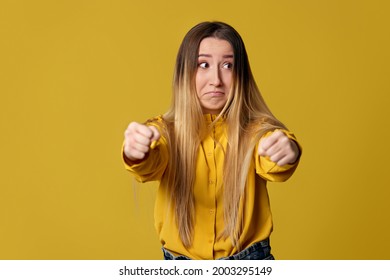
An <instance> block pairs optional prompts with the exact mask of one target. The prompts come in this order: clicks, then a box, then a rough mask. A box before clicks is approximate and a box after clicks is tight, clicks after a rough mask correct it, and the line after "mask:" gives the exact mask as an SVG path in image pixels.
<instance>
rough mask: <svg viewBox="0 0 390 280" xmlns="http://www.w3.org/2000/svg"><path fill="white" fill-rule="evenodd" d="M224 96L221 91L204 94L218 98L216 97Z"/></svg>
mask: <svg viewBox="0 0 390 280" xmlns="http://www.w3.org/2000/svg"><path fill="white" fill-rule="evenodd" d="M224 94H225V93H224V92H223V91H218V90H212V91H208V92H206V93H205V94H204V95H211V96H215V97H218V96H222V95H224Z"/></svg>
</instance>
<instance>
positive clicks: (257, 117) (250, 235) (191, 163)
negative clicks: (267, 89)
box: [123, 22, 300, 259]
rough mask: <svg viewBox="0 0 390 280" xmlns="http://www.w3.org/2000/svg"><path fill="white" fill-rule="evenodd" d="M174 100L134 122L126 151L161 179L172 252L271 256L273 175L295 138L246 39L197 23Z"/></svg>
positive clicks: (142, 177)
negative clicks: (275, 109) (255, 70)
mask: <svg viewBox="0 0 390 280" xmlns="http://www.w3.org/2000/svg"><path fill="white" fill-rule="evenodd" d="M173 85H174V88H173V100H172V105H171V108H170V109H169V111H168V112H167V113H165V114H164V115H162V116H158V117H155V118H153V119H150V120H148V121H147V122H146V123H145V124H140V123H136V122H132V123H130V125H129V126H128V128H127V129H126V131H125V141H124V145H123V159H124V162H125V166H126V168H127V169H128V170H129V171H130V172H131V173H133V174H134V175H135V177H136V179H137V180H139V181H140V182H145V181H151V180H158V181H159V182H160V186H159V188H158V192H157V198H156V204H155V227H156V230H157V233H158V235H159V238H160V241H161V243H162V246H163V252H164V258H165V259H273V256H272V254H271V252H270V249H271V247H270V244H269V237H270V234H271V232H272V217H271V211H270V204H269V199H268V193H267V189H266V182H267V181H285V180H287V179H288V178H289V177H290V176H291V175H292V174H293V172H294V170H295V169H296V167H297V165H298V161H299V157H300V147H299V145H298V144H297V142H296V139H295V137H294V136H293V134H292V133H290V132H289V131H288V130H287V129H286V127H285V126H284V125H283V124H282V123H281V122H280V121H278V120H277V119H276V118H275V117H274V116H273V114H272V113H271V111H270V110H269V109H268V107H267V106H266V104H265V102H264V100H263V98H262V97H261V94H260V92H259V90H258V88H257V85H256V83H255V81H254V78H253V76H252V72H251V69H250V66H249V61H248V57H247V53H246V50H245V46H244V43H243V41H242V39H241V37H240V35H239V34H238V33H237V31H236V30H235V29H233V28H232V27H231V26H229V25H227V24H225V23H222V22H203V23H200V24H198V25H196V26H195V27H193V28H192V29H191V30H190V31H189V32H188V33H187V34H186V36H185V37H184V39H183V42H182V44H181V46H180V49H179V52H178V55H177V60H176V66H175V73H174V81H173Z"/></svg>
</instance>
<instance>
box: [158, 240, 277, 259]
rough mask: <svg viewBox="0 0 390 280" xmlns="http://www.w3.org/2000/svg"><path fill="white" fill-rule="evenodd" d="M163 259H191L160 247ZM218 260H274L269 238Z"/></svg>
mask: <svg viewBox="0 0 390 280" xmlns="http://www.w3.org/2000/svg"><path fill="white" fill-rule="evenodd" d="M162 250H163V253H164V259H165V260H191V258H189V257H187V256H183V255H180V256H176V257H175V256H174V255H173V254H172V253H171V252H169V251H168V250H167V249H165V248H162ZM219 260H274V257H273V255H272V254H271V246H270V242H269V239H268V238H267V239H265V240H263V241H260V242H257V243H254V244H252V245H251V246H249V247H248V248H246V249H244V250H242V251H240V252H238V253H236V254H234V255H232V256H229V257H224V258H220V259H219Z"/></svg>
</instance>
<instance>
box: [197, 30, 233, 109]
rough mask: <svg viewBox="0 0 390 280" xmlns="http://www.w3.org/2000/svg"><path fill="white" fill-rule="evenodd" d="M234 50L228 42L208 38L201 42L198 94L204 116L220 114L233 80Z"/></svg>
mask: <svg viewBox="0 0 390 280" xmlns="http://www.w3.org/2000/svg"><path fill="white" fill-rule="evenodd" d="M233 61H234V57H233V48H232V46H231V45H230V43H229V42H228V41H226V40H221V39H217V38H212V37H208V38H205V39H203V40H202V41H201V42H200V46H199V54H198V69H197V72H196V79H195V84H196V93H197V95H198V98H199V101H200V105H201V106H202V109H203V113H204V114H219V113H220V112H221V110H222V108H223V107H224V106H225V104H226V102H227V99H228V94H229V92H230V88H231V84H232V79H233Z"/></svg>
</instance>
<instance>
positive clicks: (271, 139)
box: [258, 130, 300, 166]
mask: <svg viewBox="0 0 390 280" xmlns="http://www.w3.org/2000/svg"><path fill="white" fill-rule="evenodd" d="M258 153H259V155H260V156H263V157H265V156H268V157H269V158H270V160H271V161H273V162H275V163H276V164H277V165H279V166H283V165H286V164H293V163H295V162H296V161H297V160H298V157H299V154H300V151H299V148H298V145H297V143H295V141H293V140H291V139H290V138H288V137H287V136H286V134H284V133H283V132H282V131H280V130H276V131H274V132H272V134H271V135H269V136H267V137H263V138H261V139H260V142H259V149H258Z"/></svg>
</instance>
